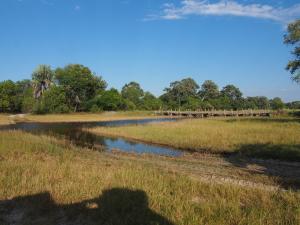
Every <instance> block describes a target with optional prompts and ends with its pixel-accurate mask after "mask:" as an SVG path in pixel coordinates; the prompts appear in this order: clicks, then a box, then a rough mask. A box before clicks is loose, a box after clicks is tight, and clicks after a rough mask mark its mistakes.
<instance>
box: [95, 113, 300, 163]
mask: <svg viewBox="0 0 300 225" xmlns="http://www.w3.org/2000/svg"><path fill="white" fill-rule="evenodd" d="M89 131H90V132H93V133H96V134H101V135H103V134H104V135H110V136H122V137H125V138H129V139H136V140H141V141H145V142H151V143H156V144H163V145H169V146H173V147H176V148H182V149H189V150H195V151H207V152H212V153H224V152H240V153H241V154H243V155H247V156H257V157H264V158H274V159H283V160H292V161H293V160H295V161H300V138H299V137H300V123H299V120H295V119H290V118H287V119H280V118H277V119H241V120H234V119H193V120H182V121H177V122H167V123H160V124H149V125H141V126H127V127H113V128H108V127H97V128H93V129H90V130H89Z"/></svg>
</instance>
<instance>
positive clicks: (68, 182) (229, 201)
mask: <svg viewBox="0 0 300 225" xmlns="http://www.w3.org/2000/svg"><path fill="white" fill-rule="evenodd" d="M153 160H156V159H155V158H153ZM113 188H119V189H121V190H123V189H124V190H133V191H135V190H140V191H142V192H144V193H145V194H146V196H147V197H148V199H149V207H150V209H151V210H153V211H154V212H156V213H158V214H160V215H161V216H163V217H164V218H166V219H168V220H170V221H172V222H173V223H174V224H191V225H195V224H230V225H231V224H299V222H300V221H299V219H300V218H299V210H300V208H299V207H300V197H299V193H296V192H292V191H287V192H281V191H279V192H275V191H263V190H256V189H248V188H240V187H238V186H233V185H219V184H218V185H217V184H207V183H201V182H198V181H194V180H191V179H189V178H188V177H186V176H182V175H180V174H177V173H176V172H167V171H163V170H158V169H156V168H154V167H152V166H151V165H150V164H145V163H143V162H142V161H140V162H138V161H129V160H125V159H122V158H121V157H118V156H114V155H110V154H106V153H98V152H91V151H88V150H83V149H77V148H74V147H72V146H68V145H66V144H65V143H64V142H63V141H57V140H55V139H52V138H49V137H37V136H33V135H30V134H26V133H22V132H15V131H14V132H0V202H1V200H7V199H15V198H16V197H18V196H23V197H24V198H25V196H31V195H35V194H38V193H44V192H48V193H49V194H50V195H51V197H52V198H53V200H54V202H55V204H56V205H57V207H60V206H61V210H62V211H63V212H64V211H68V209H72V210H74V211H71V215H69V217H66V218H64V219H63V221H67V222H68V220H71V219H74V218H77V217H80V216H84V215H85V213H87V212H85V211H80V209H78V206H77V208H76V207H75V208H74V207H73V206H74V204H75V205H76V203H79V204H81V203H80V202H82V201H84V200H89V199H95V198H99V196H100V198H101V195H102V193H103V191H104V190H111V189H113ZM11 201H12V203H17V202H18V200H15V202H14V200H11ZM35 201H37V202H36V203H35V204H34V199H33V200H32V199H31V201H29V202H27V203H26V204H27V206H28V207H25V208H22V210H23V211H24V212H23V213H25V214H23V219H22V223H24V224H48V223H50V222H49V221H53V220H54V218H55V216H57V215H56V214H55V213H54V212H53V210H52V208H51V207H52V205H47V204H50V203H47V202H46V203H44V202H43V204H41V203H40V202H39V199H36V200H35ZM132 201H135V199H128V200H127V201H124V202H118V205H110V209H112V211H114V208H116V209H119V208H120V206H119V204H124V205H123V206H124V207H126V204H130V202H132ZM82 204H83V203H82ZM35 205H38V207H37V209H38V210H41V209H46V210H42V212H43V213H42V214H38V213H37V212H36V211H35V210H36V208H35V207H34V206H35ZM0 207H1V204H0ZM10 207H12V206H11V205H10ZM16 207H17V206H16ZM30 207H32V208H30ZM47 207H48V208H47ZM121 208H122V206H121ZM51 210H52V211H51ZM62 211H60V212H59V213H60V214H59V216H60V218H61V216H62V215H64V214H62ZM68 212H69V211H68ZM101 212H102V211H99V213H101ZM7 213H10V211H9V208H5V209H4V208H1V210H0V218H2V220H4V221H1V219H0V222H3V223H4V222H5V217H4V216H5V215H4V214H7ZM69 213H70V212H69ZM24 215H25V217H24ZM26 215H28V216H27V217H26ZM112 215H114V216H115V214H112ZM12 216H14V215H12ZM3 218H4V219H3ZM33 218H34V219H33ZM96 218H98V217H96ZM85 219H86V220H84V221H83V222H84V223H85V224H97V222H99V221H97V220H95V218H94V217H87V218H85ZM98 219H99V218H98ZM136 219H143V218H136ZM144 219H145V220H146V218H144ZM56 222H57V221H56ZM123 222H124V224H126V223H125V221H123ZM4 224H5V223H4ZM127 224H129V223H127ZM145 224H147V223H146V221H145Z"/></svg>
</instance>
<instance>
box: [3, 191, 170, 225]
mask: <svg viewBox="0 0 300 225" xmlns="http://www.w3.org/2000/svg"><path fill="white" fill-rule="evenodd" d="M0 223H1V224H3V225H8V224H15V225H18V224H32V225H35V224H44V225H56V224H66V225H68V224H70V225H71V224H76V225H96V224H107V225H121V224H122V225H152V224H153V225H172V223H171V222H170V221H169V220H168V219H166V218H164V217H162V216H161V215H159V214H157V213H156V212H154V211H152V210H151V209H150V208H149V205H148V197H147V195H146V193H145V192H144V191H141V190H134V191H133V190H129V189H124V188H114V189H110V190H105V191H103V193H102V195H101V196H100V197H99V198H95V199H90V200H87V201H82V202H79V203H75V204H70V205H58V204H56V203H55V202H54V201H53V199H52V198H51V196H50V194H49V193H40V194H36V195H31V196H25V197H24V196H22V197H17V198H14V199H12V200H7V201H2V202H0Z"/></svg>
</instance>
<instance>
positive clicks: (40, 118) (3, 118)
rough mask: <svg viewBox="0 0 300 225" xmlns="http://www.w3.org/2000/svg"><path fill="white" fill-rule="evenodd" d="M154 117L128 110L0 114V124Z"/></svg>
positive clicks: (142, 112) (151, 114)
mask: <svg viewBox="0 0 300 225" xmlns="http://www.w3.org/2000/svg"><path fill="white" fill-rule="evenodd" d="M151 117H154V115H153V113H152V112H149V111H128V112H103V113H70V114H46V115H33V114H26V115H21V116H19V115H15V116H11V117H9V115H5V114H0V125H1V124H8V123H9V122H10V121H11V122H14V121H15V122H40V123H56V122H97V121H111V120H126V119H144V118H151Z"/></svg>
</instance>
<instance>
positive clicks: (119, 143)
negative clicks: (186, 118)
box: [0, 118, 182, 156]
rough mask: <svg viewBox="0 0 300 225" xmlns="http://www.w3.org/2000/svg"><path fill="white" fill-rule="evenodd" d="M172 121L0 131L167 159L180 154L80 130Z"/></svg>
mask: <svg viewBox="0 0 300 225" xmlns="http://www.w3.org/2000/svg"><path fill="white" fill-rule="evenodd" d="M174 120H175V119H170V118H163V119H143V120H122V121H109V122H82V123H81V122H80V123H17V124H13V125H7V126H2V127H0V130H23V131H26V132H30V133H33V134H36V135H40V134H44V135H50V136H55V137H58V138H64V139H65V140H67V141H69V142H70V143H72V144H74V145H77V146H80V147H85V148H90V149H97V150H103V149H105V150H107V151H112V150H114V149H118V150H120V151H125V152H135V153H139V154H141V153H151V154H158V155H166V156H180V155H182V151H180V150H178V149H174V148H169V147H162V146H156V145H149V144H144V143H141V142H136V141H128V140H125V139H123V138H111V137H105V136H98V135H94V134H91V133H89V132H85V131H83V130H82V128H92V127H97V126H106V127H111V126H125V125H139V124H149V123H157V122H166V121H174Z"/></svg>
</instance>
